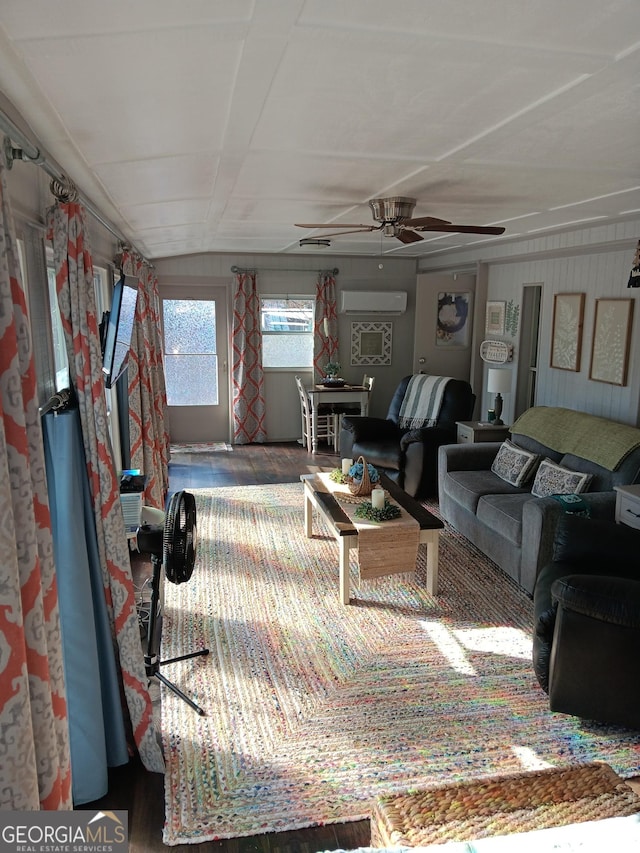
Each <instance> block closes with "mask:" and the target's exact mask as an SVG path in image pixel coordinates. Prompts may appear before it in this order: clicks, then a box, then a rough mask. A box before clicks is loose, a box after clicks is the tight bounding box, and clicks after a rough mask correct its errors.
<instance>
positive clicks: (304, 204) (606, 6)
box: [0, 0, 640, 258]
mask: <svg viewBox="0 0 640 853" xmlns="http://www.w3.org/2000/svg"><path fill="white" fill-rule="evenodd" d="M0 81H1V83H2V88H3V92H4V94H5V96H6V97H7V98H8V99H9V100H10V101H11V102H12V103H13V104H14V105H15V107H16V108H17V109H18V110H19V112H20V114H21V115H22V116H23V118H24V119H25V120H26V121H27V122H28V124H29V125H30V127H31V130H32V131H33V134H34V136H35V140H34V141H36V142H37V143H40V144H41V145H42V147H43V148H44V149H45V151H46V152H47V154H48V156H50V158H51V159H52V160H53V161H55V162H57V163H58V164H59V166H60V168H61V169H63V170H64V171H65V172H66V173H67V174H68V175H69V176H70V177H71V178H72V179H73V180H74V181H75V182H76V184H77V185H78V187H79V188H80V190H81V191H82V193H83V194H84V195H85V197H86V198H88V199H89V200H90V201H91V202H92V203H93V205H94V206H95V207H97V208H98V209H100V210H102V211H103V212H104V215H105V216H107V217H108V218H110V219H111V220H112V222H113V223H114V224H115V225H116V226H117V227H118V228H119V229H120V230H121V231H122V232H123V233H124V234H125V235H126V236H127V237H128V238H129V239H131V240H132V241H133V243H134V245H135V246H136V247H137V248H138V249H139V250H140V251H141V252H142V253H143V254H145V255H146V256H147V257H148V258H157V257H162V256H170V255H179V254H185V253H194V252H238V253H246V252H276V253H294V254H301V253H303V252H305V251H306V252H307V253H308V250H303V249H300V248H299V240H300V239H301V238H303V237H316V236H321V234H322V232H320V231H318V232H307V231H304V230H302V229H300V228H296V227H295V225H294V223H295V222H321V223H325V222H326V223H332V222H333V223H340V222H353V223H363V224H372V223H373V220H372V217H371V211H370V209H369V206H368V204H367V201H368V199H370V198H374V197H379V196H396V195H400V196H411V197H414V198H416V199H417V205H416V208H415V211H414V216H426V215H432V216H436V217H440V218H443V219H447V220H449V221H452V222H455V223H461V224H474V225H488V224H491V225H495V224H498V225H504V226H505V227H506V229H507V232H506V234H505V235H504V236H503V237H499V238H496V237H491V238H486V237H479V236H477V235H459V234H435V233H433V234H430V233H425V234H424V235H423V236H424V237H425V240H424V241H423V242H422V243H417V244H411V245H403V244H401V243H400V242H399V241H398V240H396V239H394V238H385V237H382V236H381V235H380V233H375V232H374V233H368V234H350V235H344V236H341V237H337V238H333V239H332V244H331V249H330V251H331V254H332V255H333V254H352V255H378V254H380V253H381V252H385V253H390V252H392V253H393V254H395V255H397V256H398V257H424V256H428V255H429V254H430V253H432V252H436V251H437V252H442V250H443V249H444V248H445V247H451V248H452V247H454V246H459V245H468V244H471V243H474V242H477V241H478V240H482V241H485V240H487V239H489V240H490V241H491V242H494V241H495V240H502V241H504V240H510V239H513V238H514V237H515V236H516V235H525V234H532V233H535V234H539V233H541V232H542V231H547V230H549V229H552V230H554V231H556V230H561V229H563V228H567V227H574V225H573V224H574V223H581V222H584V223H596V224H597V223H600V222H602V223H604V222H609V221H612V220H623V219H625V218H629V217H634V216H635V217H637V215H638V212H639V211H640V2H639V0H529V2H525V0H483V2H479V0H393V2H392V0H385V2H382V0H180V2H175V0H109V2H104V0H101V2H97V0H56V2H55V3H52V2H51V0H28V2H26V1H25V0H2V3H1V5H0ZM570 224H571V226H570ZM320 251H322V250H320Z"/></svg>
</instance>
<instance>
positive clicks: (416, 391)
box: [398, 373, 453, 429]
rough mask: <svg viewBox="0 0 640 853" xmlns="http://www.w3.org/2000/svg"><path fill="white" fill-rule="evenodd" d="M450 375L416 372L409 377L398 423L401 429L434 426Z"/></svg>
mask: <svg viewBox="0 0 640 853" xmlns="http://www.w3.org/2000/svg"><path fill="white" fill-rule="evenodd" d="M452 378H453V377H451V376H428V375H427V374H426V373H417V374H415V375H414V376H412V377H411V379H410V380H409V384H408V385H407V391H406V393H405V395H404V399H403V401H402V405H401V406H400V413H399V417H398V425H399V426H400V428H401V429H420V427H432V426H435V424H436V422H437V420H438V416H439V414H440V407H441V406H442V398H443V396H444V389H445V388H446V387H447V382H449V380H450V379H452Z"/></svg>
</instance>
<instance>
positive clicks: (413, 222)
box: [402, 216, 451, 228]
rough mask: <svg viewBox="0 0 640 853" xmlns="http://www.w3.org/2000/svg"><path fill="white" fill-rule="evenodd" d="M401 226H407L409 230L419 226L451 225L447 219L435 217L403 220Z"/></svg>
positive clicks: (417, 217)
mask: <svg viewBox="0 0 640 853" xmlns="http://www.w3.org/2000/svg"><path fill="white" fill-rule="evenodd" d="M402 224H403V225H408V226H409V228H416V227H418V226H419V225H451V221H450V220H449V219H436V217H435V216H416V217H415V218H413V219H404V220H403V222H402Z"/></svg>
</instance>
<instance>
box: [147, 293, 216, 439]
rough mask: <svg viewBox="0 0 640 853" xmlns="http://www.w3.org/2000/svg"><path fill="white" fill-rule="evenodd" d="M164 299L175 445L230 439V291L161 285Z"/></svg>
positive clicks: (167, 375)
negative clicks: (228, 317)
mask: <svg viewBox="0 0 640 853" xmlns="http://www.w3.org/2000/svg"><path fill="white" fill-rule="evenodd" d="M160 296H161V303H162V327H163V339H164V370H165V379H166V385H167V408H168V419H169V434H170V436H171V442H172V443H174V444H189V443H193V442H214V441H229V435H230V427H229V367H228V323H227V312H228V293H227V289H226V288H225V287H215V286H207V285H202V286H200V285H198V286H194V285H161V286H160Z"/></svg>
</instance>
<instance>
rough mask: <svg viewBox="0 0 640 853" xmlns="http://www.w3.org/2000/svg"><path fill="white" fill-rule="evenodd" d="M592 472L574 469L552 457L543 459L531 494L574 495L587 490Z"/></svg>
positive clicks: (537, 495)
mask: <svg viewBox="0 0 640 853" xmlns="http://www.w3.org/2000/svg"><path fill="white" fill-rule="evenodd" d="M592 476H593V475H592V474H587V473H585V472H582V471H573V470H571V468H565V467H564V465H559V464H558V463H557V462H552V461H551V459H543V460H542V462H541V463H540V466H539V467H538V471H537V473H536V478H535V480H534V481H533V486H532V488H531V494H532V495H533V496H534V497H536V498H546V497H548V496H549V495H572V494H580V492H586V490H587V489H588V488H589V484H590V483H591V479H592Z"/></svg>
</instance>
